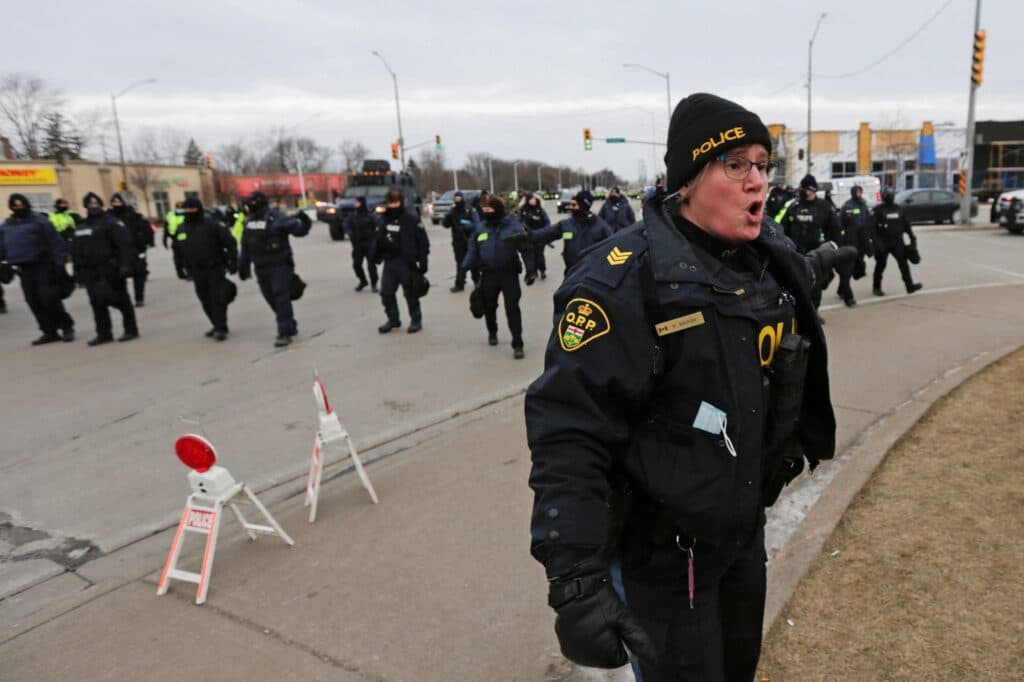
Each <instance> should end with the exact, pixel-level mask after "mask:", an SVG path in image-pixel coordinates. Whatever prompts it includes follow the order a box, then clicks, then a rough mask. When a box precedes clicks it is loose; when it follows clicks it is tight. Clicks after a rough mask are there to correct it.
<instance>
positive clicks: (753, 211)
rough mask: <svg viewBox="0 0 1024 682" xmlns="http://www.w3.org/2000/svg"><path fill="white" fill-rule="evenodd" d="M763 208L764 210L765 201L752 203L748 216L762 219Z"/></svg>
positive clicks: (748, 207) (748, 208)
mask: <svg viewBox="0 0 1024 682" xmlns="http://www.w3.org/2000/svg"><path fill="white" fill-rule="evenodd" d="M763 208H764V202H763V201H754V202H751V203H750V205H749V206H747V215H748V216H750V217H751V218H752V219H755V220H760V219H761V210H762V209H763Z"/></svg>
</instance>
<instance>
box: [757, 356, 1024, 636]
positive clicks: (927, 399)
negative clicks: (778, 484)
mask: <svg viewBox="0 0 1024 682" xmlns="http://www.w3.org/2000/svg"><path fill="white" fill-rule="evenodd" d="M1020 348H1024V345H1014V346H1009V347H1005V348H1002V349H1000V350H997V351H993V352H985V353H979V354H977V355H974V356H972V357H970V358H967V359H966V360H964V362H963V363H962V364H960V365H958V366H955V367H951V368H949V369H947V370H946V371H944V372H943V373H942V374H940V375H939V376H937V377H935V378H934V379H932V381H930V382H928V383H927V384H925V385H924V386H921V387H920V388H918V389H917V390H915V391H914V392H913V393H912V397H911V398H910V399H909V400H907V401H905V402H903V403H901V404H899V405H897V406H896V407H895V408H893V409H892V410H891V411H889V412H888V413H886V414H884V415H882V416H881V417H879V418H878V419H877V420H875V421H874V422H873V423H872V424H871V425H869V426H868V427H867V428H866V429H865V430H864V431H862V432H861V434H860V435H859V436H858V437H857V439H856V440H855V441H854V442H853V443H852V444H850V446H849V447H848V448H847V449H846V451H845V452H843V453H842V454H841V455H839V457H841V458H843V459H844V460H846V461H845V463H844V464H843V466H842V468H841V469H840V470H839V471H838V472H837V473H836V475H835V477H834V478H833V479H832V481H831V483H829V484H828V486H827V487H826V488H825V490H824V491H823V492H822V493H821V495H820V496H819V497H818V500H817V501H816V502H815V503H814V506H813V507H811V509H810V510H808V512H807V514H806V516H805V517H804V519H803V521H802V522H801V523H800V525H799V526H798V527H797V529H796V531H795V532H794V533H793V534H792V535H791V536H790V538H789V539H788V540H787V541H786V543H785V544H784V545H783V546H782V547H780V548H779V550H778V552H776V554H775V556H774V557H773V558H772V560H771V562H770V563H769V565H768V595H767V599H766V602H765V612H764V624H763V627H762V631H763V632H764V633H765V634H767V632H768V630H770V629H771V627H772V625H773V624H774V623H775V621H776V619H778V618H779V616H781V615H782V614H783V612H784V610H785V608H786V605H787V604H788V603H789V600H790V598H791V597H792V596H793V593H794V592H795V591H796V588H797V586H798V585H799V584H800V581H801V580H802V579H803V577H804V576H805V575H806V574H807V571H808V570H809V569H810V567H811V564H812V563H813V562H814V560H815V558H817V556H818V554H819V553H820V552H821V550H822V548H823V547H824V546H825V543H827V542H828V539H829V538H830V537H831V536H832V532H833V531H834V530H835V528H836V526H837V525H839V521H840V520H841V519H842V518H843V515H844V514H845V513H846V510H847V508H848V507H849V506H850V504H851V503H852V502H853V499H854V498H855V497H856V496H857V494H858V493H859V492H860V491H861V489H862V488H863V487H864V485H865V484H866V483H867V482H868V481H869V480H870V479H871V476H872V474H873V473H874V471H875V469H877V468H878V466H879V465H880V464H881V463H882V462H883V461H884V460H885V458H886V456H887V455H888V454H889V451H890V450H891V449H892V448H893V446H894V445H896V443H898V442H899V440H900V439H901V438H903V436H904V435H905V434H906V433H907V432H908V431H910V430H911V429H912V428H913V427H914V426H915V425H917V423H918V421H920V419H921V417H923V416H924V415H925V414H926V413H927V412H928V411H929V410H930V409H931V407H932V405H934V404H935V403H936V402H937V401H938V400H939V399H941V398H943V397H945V396H946V395H948V394H949V393H950V392H951V391H953V389H955V388H957V387H958V386H960V385H961V384H962V383H963V382H964V381H966V380H967V379H970V378H971V377H972V376H974V375H975V374H977V373H978V372H980V371H982V370H983V369H985V368H986V367H988V366H989V365H991V364H992V363H994V362H997V361H999V360H1001V359H1002V358H1004V357H1006V356H1007V355H1009V354H1010V353H1013V352H1014V351H1016V350H1018V349H1020Z"/></svg>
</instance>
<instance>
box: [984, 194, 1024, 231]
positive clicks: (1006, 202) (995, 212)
mask: <svg viewBox="0 0 1024 682" xmlns="http://www.w3.org/2000/svg"><path fill="white" fill-rule="evenodd" d="M1014 199H1024V189H1014V190H1010V191H1009V192H1003V193H1002V194H1000V195H999V196H998V197H996V198H995V199H994V200H993V202H992V212H991V214H990V215H989V220H991V221H992V222H993V223H995V222H1000V220H999V216H1001V215H1002V214H1003V213H1004V212H1005V211H1006V209H1007V208H1009V207H1010V202H1011V201H1013V200H1014Z"/></svg>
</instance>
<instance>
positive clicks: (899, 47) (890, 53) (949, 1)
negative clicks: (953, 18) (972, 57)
mask: <svg viewBox="0 0 1024 682" xmlns="http://www.w3.org/2000/svg"><path fill="white" fill-rule="evenodd" d="M952 4H953V0H946V3H945V4H944V5H942V7H940V8H939V11H938V12H936V13H935V14H933V15H932V16H931V17H929V18H928V20H927V21H925V22H924V23H923V24H921V25H920V26H919V27H918V28H917V30H915V31H914V32H913V33H911V34H910V36H909V37H907V39H906V40H904V41H903V42H902V43H900V44H899V45H897V46H896V47H894V48H893V49H891V50H889V51H888V52H886V53H885V54H883V55H882V56H881V57H879V58H878V59H876V60H875V61H873V62H871V63H870V64H868V65H867V66H865V67H862V68H860V69H857V70H856V71H850V72H848V73H839V74H831V75H829V74H821V73H816V74H814V77H815V78H832V79H835V78H850V77H852V76H857V75H860V74H862V73H864V72H865V71H868V70H869V69H873V68H875V67H876V66H878V65H879V64H881V63H882V62H884V61H885V60H886V59H888V58H889V57H891V56H893V55H894V54H896V53H897V52H899V51H900V50H902V49H903V48H904V47H906V46H907V45H908V44H910V41H912V40H913V39H914V38H916V37H917V36H918V35H920V34H921V32H922V31H924V30H925V29H926V28H928V27H929V26H930V25H931V24H932V22H933V21H935V20H936V19H938V18H939V15H940V14H942V13H943V12H945V11H946V9H947V8H948V7H949V6H950V5H952Z"/></svg>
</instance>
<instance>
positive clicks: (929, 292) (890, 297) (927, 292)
mask: <svg viewBox="0 0 1024 682" xmlns="http://www.w3.org/2000/svg"><path fill="white" fill-rule="evenodd" d="M1006 274H1015V275H1016V273H1009V272H1007V273H1006ZM1016 276H1017V277H1021V278H1022V279H1024V275H1016ZM1016 286H1020V284H1019V283H1018V282H986V283H984V284H968V285H965V286H960V287H942V288H941V289H922V290H921V291H918V292H917V293H915V294H886V295H885V296H884V297H880V296H875V297H872V298H864V299H861V300H859V301H857V307H858V308H859V307H861V306H865V305H872V304H874V303H886V302H887V301H899V300H902V299H904V298H910V297H911V296H913V297H914V298H925V297H928V296H934V295H935V294H948V293H950V292H953V291H970V290H972V289H992V288H995V287H1016ZM845 307H846V304H845V303H831V304H829V305H823V306H821V307H820V308H819V309H818V310H842V309H843V308H845Z"/></svg>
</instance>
